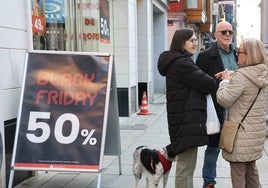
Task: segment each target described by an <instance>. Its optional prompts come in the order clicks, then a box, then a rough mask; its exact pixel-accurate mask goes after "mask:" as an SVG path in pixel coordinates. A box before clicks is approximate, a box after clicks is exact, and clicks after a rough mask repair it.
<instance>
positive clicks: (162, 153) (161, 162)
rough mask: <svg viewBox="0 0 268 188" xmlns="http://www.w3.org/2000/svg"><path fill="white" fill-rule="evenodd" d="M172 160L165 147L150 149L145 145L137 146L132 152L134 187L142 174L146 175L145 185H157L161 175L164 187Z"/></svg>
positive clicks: (150, 187) (154, 187)
mask: <svg viewBox="0 0 268 188" xmlns="http://www.w3.org/2000/svg"><path fill="white" fill-rule="evenodd" d="M171 164H172V161H171V160H170V159H169V158H168V155H167V151H166V149H165V148H163V149H161V150H155V149H154V150H152V149H149V148H148V147H146V146H139V147H138V148H137V149H136V150H135V151H134V153H133V174H134V176H135V187H136V188H138V182H139V180H140V179H141V177H142V174H144V175H145V177H146V183H147V185H146V187H147V188H156V187H158V184H159V181H160V179H161V178H162V177H163V187H164V188H165V187H166V184H167V180H168V175H169V172H170V169H171Z"/></svg>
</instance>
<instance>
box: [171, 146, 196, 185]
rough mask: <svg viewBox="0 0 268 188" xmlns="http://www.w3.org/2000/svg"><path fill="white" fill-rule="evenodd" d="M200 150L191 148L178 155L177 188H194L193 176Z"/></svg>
mask: <svg viewBox="0 0 268 188" xmlns="http://www.w3.org/2000/svg"><path fill="white" fill-rule="evenodd" d="M197 150H198V148H197V147H196V148H191V149H188V150H186V151H185V152H183V153H180V154H179V155H177V164H176V175H175V188H193V186H194V185H193V176H194V170H195V167H196V161H197Z"/></svg>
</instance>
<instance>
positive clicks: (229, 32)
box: [196, 21, 237, 188]
mask: <svg viewBox="0 0 268 188" xmlns="http://www.w3.org/2000/svg"><path fill="white" fill-rule="evenodd" d="M214 36H215V38H216V39H217V42H215V43H214V44H213V45H212V46H211V47H210V48H208V49H207V50H205V51H203V52H201V53H200V54H199V55H198V57H197V60H196V64H197V66H199V67H200V68H201V69H202V70H203V71H204V72H206V73H207V74H209V75H210V76H212V77H214V78H215V79H216V80H217V83H218V84H217V88H216V90H215V92H214V93H212V99H213V102H214V106H215V109H216V111H217V115H218V118H219V121H220V123H221V125H222V124H223V122H224V118H225V109H224V108H223V107H221V106H220V105H219V104H218V103H217V99H216V91H217V89H218V86H219V82H220V81H221V72H222V71H224V70H228V71H231V72H232V71H234V70H236V69H237V63H236V62H237V56H236V49H235V47H234V45H233V44H232V40H233V27H232V25H231V24H230V23H228V22H226V21H222V22H220V23H218V24H217V26H216V31H215V33H214ZM219 138H220V134H215V135H210V136H209V144H208V146H207V148H206V151H205V157H204V165H203V171H202V176H203V181H204V184H203V188H214V185H215V184H216V181H215V178H216V167H217V159H218V156H219V153H220V149H219V148H218V144H219Z"/></svg>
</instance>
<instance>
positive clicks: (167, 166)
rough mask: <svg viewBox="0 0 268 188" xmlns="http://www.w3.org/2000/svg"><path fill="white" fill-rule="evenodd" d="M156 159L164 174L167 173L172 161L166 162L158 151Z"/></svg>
mask: <svg viewBox="0 0 268 188" xmlns="http://www.w3.org/2000/svg"><path fill="white" fill-rule="evenodd" d="M157 155H158V158H159V160H160V162H161V164H162V165H163V168H164V174H165V173H166V172H168V171H169V170H170V169H171V165H172V161H170V160H168V159H166V158H165V156H163V155H162V154H161V153H160V152H159V151H158V152H157Z"/></svg>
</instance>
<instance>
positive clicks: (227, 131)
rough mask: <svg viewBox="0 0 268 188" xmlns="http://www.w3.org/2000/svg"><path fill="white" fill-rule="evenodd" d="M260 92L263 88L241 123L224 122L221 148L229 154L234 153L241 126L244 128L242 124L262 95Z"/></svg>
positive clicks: (220, 142)
mask: <svg viewBox="0 0 268 188" xmlns="http://www.w3.org/2000/svg"><path fill="white" fill-rule="evenodd" d="M260 91H261V88H260V89H259V91H258V94H257V96H256V98H255V99H254V101H253V102H252V104H251V105H250V107H249V109H248V111H247V112H246V114H245V115H244V117H243V118H242V120H241V122H240V123H237V122H233V121H227V120H225V121H224V124H223V127H222V130H221V135H220V141H219V148H221V149H223V150H225V151H227V152H229V153H232V152H233V149H234V142H235V139H236V135H237V132H238V130H239V128H240V127H241V126H242V128H243V125H242V123H243V121H244V120H245V118H246V116H247V115H248V113H249V111H250V109H251V108H252V106H253V104H254V103H255V101H256V99H257V97H258V95H259V94H260Z"/></svg>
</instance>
